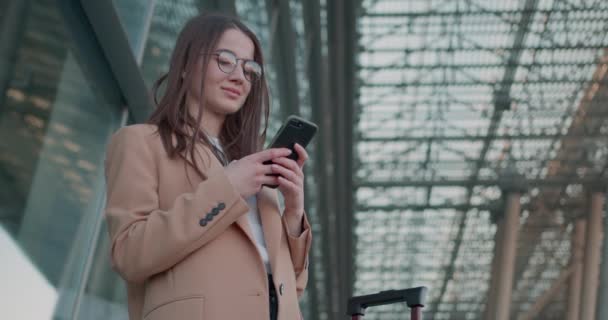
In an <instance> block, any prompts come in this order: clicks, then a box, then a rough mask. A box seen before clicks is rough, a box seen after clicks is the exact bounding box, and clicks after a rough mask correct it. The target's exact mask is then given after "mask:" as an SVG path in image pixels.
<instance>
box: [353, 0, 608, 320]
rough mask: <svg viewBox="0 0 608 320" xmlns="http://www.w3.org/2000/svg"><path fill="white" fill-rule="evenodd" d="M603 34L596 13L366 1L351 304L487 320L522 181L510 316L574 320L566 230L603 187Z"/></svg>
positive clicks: (389, 314)
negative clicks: (391, 294)
mask: <svg viewBox="0 0 608 320" xmlns="http://www.w3.org/2000/svg"><path fill="white" fill-rule="evenodd" d="M606 30H608V4H606V3H605V2H602V1H589V2H584V3H583V2H572V1H560V0H556V1H535V0H527V1H507V2H505V1H500V2H498V1H496V2H487V1H471V0H463V1H410V2H407V3H399V2H395V1H382V0H378V1H364V2H363V12H362V14H361V16H360V22H359V26H358V30H357V31H358V32H359V33H360V34H361V41H360V46H361V48H362V51H361V54H360V56H359V63H360V69H361V71H360V72H359V77H360V79H361V80H360V83H361V86H360V88H359V90H360V95H361V98H360V100H361V113H360V115H359V119H358V120H359V121H358V122H357V125H356V128H357V129H356V131H355V136H356V139H355V148H356V150H357V151H358V152H357V156H358V160H357V161H358V163H359V167H358V168H357V170H356V172H355V173H354V174H355V176H356V190H355V192H356V198H355V201H356V207H355V217H356V220H357V221H358V226H357V228H356V230H355V235H354V236H355V237H356V238H357V243H358V244H359V246H358V250H357V251H356V261H357V275H356V278H355V292H356V293H358V294H363V293H367V292H374V291H376V290H386V289H389V288H393V287H400V286H416V285H426V286H429V287H430V291H429V294H430V301H429V305H430V308H428V309H427V310H426V312H427V314H430V318H431V319H456V318H457V319H478V318H482V317H483V316H484V310H486V308H487V307H488V303H490V304H491V301H487V300H486V299H485V297H487V296H491V295H492V290H493V288H492V285H491V283H493V282H494V279H491V277H501V276H502V275H501V274H499V273H498V272H497V271H498V269H495V268H496V267H493V266H492V259H493V258H492V257H493V256H495V255H496V256H497V257H501V256H502V255H503V253H504V252H502V251H495V248H494V247H495V246H494V244H495V242H496V241H498V240H497V239H499V238H500V237H499V236H498V237H497V238H495V233H496V226H495V224H494V223H495V221H497V219H500V217H501V216H502V215H503V214H504V211H505V209H506V208H505V195H504V192H501V190H500V189H501V187H502V186H504V185H505V183H507V184H508V183H513V182H517V183H520V184H521V185H526V186H527V187H528V189H527V192H524V193H523V195H522V199H521V205H522V206H521V217H520V224H521V227H520V231H519V232H518V233H519V237H518V238H517V239H518V240H517V243H516V247H517V251H516V256H515V259H514V266H513V267H514V272H513V275H514V282H513V288H512V292H511V294H512V297H513V299H512V302H511V304H510V306H507V307H508V309H510V316H511V318H519V317H522V318H526V317H531V316H532V315H533V316H534V317H537V318H543V319H561V317H563V316H565V314H566V312H565V310H566V307H567V303H564V299H565V296H564V295H563V294H562V295H559V294H555V293H554V291H556V290H557V289H555V287H560V286H563V285H564V283H565V282H566V279H565V278H567V277H568V276H569V275H570V274H571V273H572V272H571V271H568V270H570V269H568V268H569V265H568V261H569V257H570V245H571V240H570V234H571V232H572V230H573V223H574V221H575V219H576V218H578V217H581V216H586V215H587V214H588V211H589V203H588V201H587V199H588V198H587V197H588V196H589V190H590V189H589V188H588V187H589V186H591V185H594V184H595V183H596V182H597V181H599V180H605V179H606V169H605V168H606V166H607V165H608V161H607V157H608V143H607V141H608V139H606V138H607V137H606V136H605V134H606V133H607V132H608V115H607V114H606V109H605V105H606V100H605V99H606V93H605V92H606V91H608V88H606V87H607V85H608V84H607V83H606V81H607V80H608V77H607V76H606V70H607V69H608V55H606V52H605V51H604V48H606V47H608V37H607V36H606ZM589 114H591V115H589ZM496 244H498V242H496ZM493 268H494V269H493ZM491 280H492V281H491ZM495 285H496V286H500V284H495ZM549 289H551V290H549ZM497 299H500V298H497ZM486 311H487V310H486ZM489 312H490V313H491V312H494V310H491V311H489ZM503 312H504V311H500V313H501V314H502V313H503ZM492 314H493V315H494V313H492ZM485 316H486V317H487V318H488V319H494V317H493V316H490V315H489V314H488V313H486V314H485ZM500 317H502V315H500ZM377 319H398V310H395V309H390V308H387V309H386V310H385V312H384V313H380V314H379V315H378V318H377Z"/></svg>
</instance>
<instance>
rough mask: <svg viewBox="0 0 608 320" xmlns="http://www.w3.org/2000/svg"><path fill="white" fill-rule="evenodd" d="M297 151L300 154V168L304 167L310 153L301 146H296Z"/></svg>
mask: <svg viewBox="0 0 608 320" xmlns="http://www.w3.org/2000/svg"><path fill="white" fill-rule="evenodd" d="M294 147H295V150H296V152H297V153H298V166H299V167H300V168H303V167H304V163H305V162H306V160H308V153H307V152H306V149H304V147H302V146H301V145H299V144H297V143H296V144H295V146H294Z"/></svg>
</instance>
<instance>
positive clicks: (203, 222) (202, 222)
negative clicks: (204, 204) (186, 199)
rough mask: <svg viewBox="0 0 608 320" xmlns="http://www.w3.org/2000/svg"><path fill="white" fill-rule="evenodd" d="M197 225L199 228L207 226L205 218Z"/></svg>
mask: <svg viewBox="0 0 608 320" xmlns="http://www.w3.org/2000/svg"><path fill="white" fill-rule="evenodd" d="M198 224H200V225H201V227H204V226H206V225H207V219H205V218H203V219H201V220H200V221H199V222H198Z"/></svg>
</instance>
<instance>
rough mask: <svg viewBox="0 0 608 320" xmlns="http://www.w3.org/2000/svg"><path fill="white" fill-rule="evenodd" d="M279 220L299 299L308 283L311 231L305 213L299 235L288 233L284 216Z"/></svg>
mask: <svg viewBox="0 0 608 320" xmlns="http://www.w3.org/2000/svg"><path fill="white" fill-rule="evenodd" d="M281 220H283V229H285V233H286V234H287V243H288V244H289V252H290V254H291V261H292V262H293V270H294V271H295V273H296V290H297V293H298V298H299V297H301V296H302V294H303V293H304V289H306V284H307V282H308V255H309V252H310V246H311V244H312V231H311V229H310V223H309V222H308V218H307V217H306V213H304V216H303V217H302V233H300V234H299V235H293V234H291V233H290V232H289V228H288V226H287V220H286V219H285V216H284V215H283V218H282V219H281Z"/></svg>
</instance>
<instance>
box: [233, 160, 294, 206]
mask: <svg viewBox="0 0 608 320" xmlns="http://www.w3.org/2000/svg"><path fill="white" fill-rule="evenodd" d="M290 154H291V150H289V149H287V148H277V149H267V150H264V151H260V152H257V153H254V154H250V155H248V156H246V157H243V158H242V159H240V160H236V161H232V162H231V163H230V164H229V165H228V166H226V167H225V168H224V171H225V173H226V176H228V180H230V183H231V184H232V186H233V187H234V188H235V189H236V190H237V191H238V192H239V194H240V195H241V196H242V197H243V198H247V197H249V196H252V195H254V194H256V193H258V191H260V189H262V185H265V184H268V185H277V184H278V185H280V184H281V183H280V181H279V180H278V177H273V176H268V174H270V173H272V172H273V171H272V167H271V165H264V164H263V162H264V161H267V160H272V161H273V162H276V161H277V160H279V159H287V158H285V157H287V156H288V155H290Z"/></svg>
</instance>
